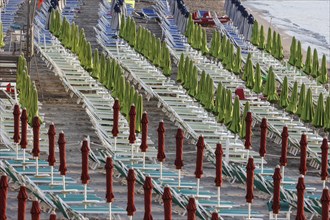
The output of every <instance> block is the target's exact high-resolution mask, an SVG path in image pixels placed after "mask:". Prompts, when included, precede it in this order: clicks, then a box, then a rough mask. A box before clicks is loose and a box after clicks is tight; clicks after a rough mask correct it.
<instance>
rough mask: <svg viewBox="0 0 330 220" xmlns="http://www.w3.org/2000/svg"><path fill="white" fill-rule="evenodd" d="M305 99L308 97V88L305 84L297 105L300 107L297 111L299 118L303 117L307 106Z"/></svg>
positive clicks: (301, 89) (302, 86) (301, 88)
mask: <svg viewBox="0 0 330 220" xmlns="http://www.w3.org/2000/svg"><path fill="white" fill-rule="evenodd" d="M305 97H306V87H305V83H303V84H302V85H301V87H300V93H299V100H298V105H297V106H299V108H298V109H297V111H296V114H297V115H298V116H301V115H302V112H303V108H304V105H305Z"/></svg>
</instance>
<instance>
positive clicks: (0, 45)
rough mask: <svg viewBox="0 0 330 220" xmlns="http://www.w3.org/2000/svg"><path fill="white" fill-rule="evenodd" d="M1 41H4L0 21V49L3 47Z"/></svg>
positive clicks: (3, 44)
mask: <svg viewBox="0 0 330 220" xmlns="http://www.w3.org/2000/svg"><path fill="white" fill-rule="evenodd" d="M51 17H52V15H51ZM3 39H4V34H3V26H2V22H1V21H0V48H2V47H4V46H5V42H4V41H3Z"/></svg>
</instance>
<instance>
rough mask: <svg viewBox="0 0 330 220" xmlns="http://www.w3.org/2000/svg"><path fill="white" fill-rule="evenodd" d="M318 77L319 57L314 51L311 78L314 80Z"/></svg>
mask: <svg viewBox="0 0 330 220" xmlns="http://www.w3.org/2000/svg"><path fill="white" fill-rule="evenodd" d="M318 75H319V56H318V55H317V50H316V49H314V52H313V65H312V73H311V76H312V77H314V78H316V77H318Z"/></svg>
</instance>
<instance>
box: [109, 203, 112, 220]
mask: <svg viewBox="0 0 330 220" xmlns="http://www.w3.org/2000/svg"><path fill="white" fill-rule="evenodd" d="M111 219H112V218H111V202H109V220H111Z"/></svg>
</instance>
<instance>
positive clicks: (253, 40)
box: [251, 20, 259, 46]
mask: <svg viewBox="0 0 330 220" xmlns="http://www.w3.org/2000/svg"><path fill="white" fill-rule="evenodd" d="M251 43H252V44H253V45H255V46H258V45H259V30H258V21H257V20H254V23H253V27H252V37H251Z"/></svg>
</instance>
